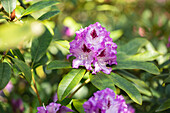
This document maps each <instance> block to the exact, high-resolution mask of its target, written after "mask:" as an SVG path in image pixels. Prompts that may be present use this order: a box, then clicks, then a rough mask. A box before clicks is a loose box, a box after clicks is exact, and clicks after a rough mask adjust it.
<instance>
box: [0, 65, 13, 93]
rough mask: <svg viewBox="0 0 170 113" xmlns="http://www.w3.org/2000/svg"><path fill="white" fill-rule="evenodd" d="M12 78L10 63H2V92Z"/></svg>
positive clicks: (0, 87) (0, 76)
mask: <svg viewBox="0 0 170 113" xmlns="http://www.w3.org/2000/svg"><path fill="white" fill-rule="evenodd" d="M10 77H11V67H10V66H9V64H8V63H6V62H3V63H0V90H2V89H3V88H4V87H5V86H6V85H7V84H8V82H9V80H10Z"/></svg>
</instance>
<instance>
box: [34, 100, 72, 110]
mask: <svg viewBox="0 0 170 113" xmlns="http://www.w3.org/2000/svg"><path fill="white" fill-rule="evenodd" d="M37 110H38V112H37V113H67V112H73V110H71V109H69V108H67V107H66V106H61V104H58V103H55V102H51V103H50V104H49V105H47V106H46V107H45V106H44V107H37Z"/></svg>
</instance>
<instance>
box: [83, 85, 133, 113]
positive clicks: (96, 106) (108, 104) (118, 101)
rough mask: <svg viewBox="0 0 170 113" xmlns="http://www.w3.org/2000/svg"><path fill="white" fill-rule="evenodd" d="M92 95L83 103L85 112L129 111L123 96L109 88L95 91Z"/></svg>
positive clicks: (128, 112)
mask: <svg viewBox="0 0 170 113" xmlns="http://www.w3.org/2000/svg"><path fill="white" fill-rule="evenodd" d="M93 95H94V96H93V97H91V98H89V100H88V101H87V102H85V103H84V104H83V107H84V109H85V112H86V113H131V111H129V109H128V106H127V104H126V103H125V100H124V98H123V96H121V95H117V96H116V95H115V93H114V92H113V90H111V89H109V88H106V89H104V90H101V91H97V92H96V93H94V94H93ZM132 113H134V112H132Z"/></svg>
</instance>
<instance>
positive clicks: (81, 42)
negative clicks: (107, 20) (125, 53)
mask: <svg viewBox="0 0 170 113" xmlns="http://www.w3.org/2000/svg"><path fill="white" fill-rule="evenodd" d="M109 34H110V32H108V31H107V30H106V29H105V28H104V27H102V26H101V25H100V24H99V23H98V22H96V23H95V24H91V25H89V26H88V27H86V28H84V29H80V30H79V31H77V32H76V37H75V39H74V40H73V41H72V42H70V53H71V54H70V55H68V56H67V58H69V57H70V56H75V57H76V59H74V60H73V68H78V67H79V66H80V65H84V66H85V67H86V69H88V70H92V69H93V68H92V66H91V64H93V65H94V70H93V72H92V73H93V74H96V72H99V71H103V72H104V73H106V74H110V72H111V71H112V69H111V68H109V67H106V65H107V64H109V65H112V64H117V62H116V55H115V54H117V51H116V49H117V45H116V44H115V43H113V40H112V38H110V36H109Z"/></svg>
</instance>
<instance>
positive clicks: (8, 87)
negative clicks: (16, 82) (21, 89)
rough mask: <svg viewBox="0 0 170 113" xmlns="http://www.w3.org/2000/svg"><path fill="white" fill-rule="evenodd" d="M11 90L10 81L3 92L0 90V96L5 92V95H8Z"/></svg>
mask: <svg viewBox="0 0 170 113" xmlns="http://www.w3.org/2000/svg"><path fill="white" fill-rule="evenodd" d="M12 89H13V84H12V82H11V81H9V82H8V84H7V85H6V86H5V88H4V89H3V90H0V95H1V94H2V93H3V92H4V91H5V92H7V93H10V92H11V91H12Z"/></svg>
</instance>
